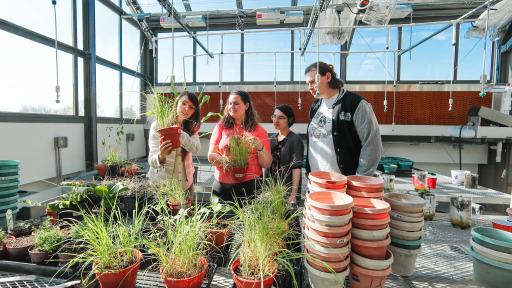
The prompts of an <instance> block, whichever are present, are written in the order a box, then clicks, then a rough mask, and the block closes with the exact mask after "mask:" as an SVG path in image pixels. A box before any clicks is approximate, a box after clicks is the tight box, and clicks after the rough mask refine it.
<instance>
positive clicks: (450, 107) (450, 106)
mask: <svg viewBox="0 0 512 288" xmlns="http://www.w3.org/2000/svg"><path fill="white" fill-rule="evenodd" d="M456 45H457V23H453V27H452V61H451V65H452V66H451V67H454V69H457V63H455V48H456V47H455V46H456ZM451 74H452V77H451V79H450V99H449V100H448V111H450V112H451V111H453V80H455V70H454V71H452V73H451Z"/></svg>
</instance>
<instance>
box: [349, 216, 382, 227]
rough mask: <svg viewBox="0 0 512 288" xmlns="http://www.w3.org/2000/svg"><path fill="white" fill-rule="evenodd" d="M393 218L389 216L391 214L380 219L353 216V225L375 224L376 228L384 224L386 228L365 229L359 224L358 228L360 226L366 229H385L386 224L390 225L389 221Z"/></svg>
mask: <svg viewBox="0 0 512 288" xmlns="http://www.w3.org/2000/svg"><path fill="white" fill-rule="evenodd" d="M390 220H391V218H390V217H389V215H387V217H386V218H380V219H363V218H355V217H354V218H352V225H353V226H356V224H357V225H370V226H375V227H374V228H376V226H379V227H380V226H382V225H384V228H380V229H365V228H360V227H361V226H357V227H356V228H359V229H365V230H382V229H385V228H386V226H387V225H388V223H389V222H390Z"/></svg>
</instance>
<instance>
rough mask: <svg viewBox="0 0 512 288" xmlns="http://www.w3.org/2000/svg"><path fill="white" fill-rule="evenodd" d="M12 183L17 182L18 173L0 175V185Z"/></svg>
mask: <svg viewBox="0 0 512 288" xmlns="http://www.w3.org/2000/svg"><path fill="white" fill-rule="evenodd" d="M14 183H19V176H18V175H13V176H5V177H0V185H2V184H14Z"/></svg>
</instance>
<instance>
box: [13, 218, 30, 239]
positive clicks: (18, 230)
mask: <svg viewBox="0 0 512 288" xmlns="http://www.w3.org/2000/svg"><path fill="white" fill-rule="evenodd" d="M36 227H37V225H36V223H35V222H34V221H33V220H26V221H21V222H16V224H14V226H13V228H12V231H10V233H11V234H12V235H13V236H14V237H22V236H27V235H30V234H32V231H34V229H35V228H36Z"/></svg>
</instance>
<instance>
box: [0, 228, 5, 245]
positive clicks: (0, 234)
mask: <svg viewBox="0 0 512 288" xmlns="http://www.w3.org/2000/svg"><path fill="white" fill-rule="evenodd" d="M4 240H5V232H4V230H2V229H0V243H4Z"/></svg>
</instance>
